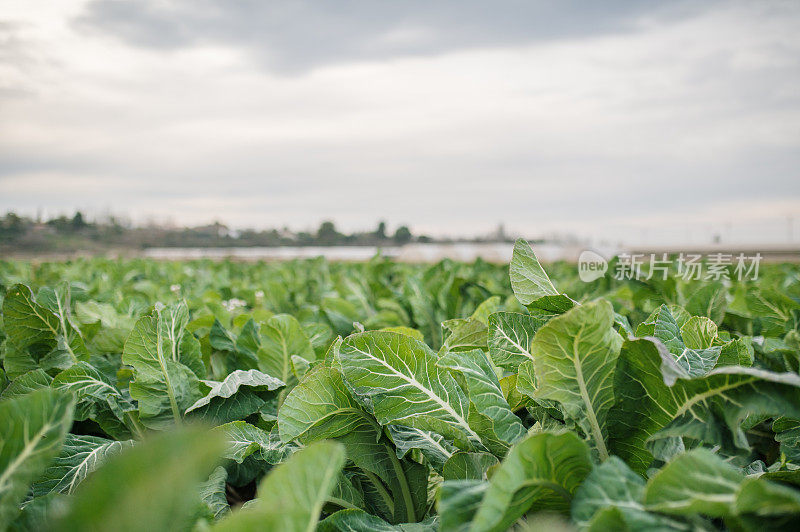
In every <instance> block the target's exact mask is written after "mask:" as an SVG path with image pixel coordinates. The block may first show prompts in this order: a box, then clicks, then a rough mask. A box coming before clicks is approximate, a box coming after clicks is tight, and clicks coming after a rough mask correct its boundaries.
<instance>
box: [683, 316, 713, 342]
mask: <svg viewBox="0 0 800 532" xmlns="http://www.w3.org/2000/svg"><path fill="white" fill-rule="evenodd" d="M716 337H717V324H716V323H714V322H713V321H711V319H709V318H706V317H699V316H692V317H691V318H689V321H687V322H686V323H685V324H684V325H683V327H681V338H683V342H684V343H685V344H686V347H688V348H689V349H708V348H709V347H711V344H713V343H714V339H715V338H716Z"/></svg>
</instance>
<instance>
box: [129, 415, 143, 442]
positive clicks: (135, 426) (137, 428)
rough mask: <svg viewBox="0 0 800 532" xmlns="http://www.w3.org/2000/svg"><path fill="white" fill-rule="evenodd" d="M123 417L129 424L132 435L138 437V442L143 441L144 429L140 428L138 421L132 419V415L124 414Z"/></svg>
mask: <svg viewBox="0 0 800 532" xmlns="http://www.w3.org/2000/svg"><path fill="white" fill-rule="evenodd" d="M125 417H127V418H128V421H129V422H130V425H129V426H130V428H131V429H132V431H133V432H134V434H135V435H136V436H137V437H138V439H140V440H141V439H143V438H144V427H142V424H141V423H139V421H138V420H137V419H136V418H135V417H133V414H132V413H130V412H125Z"/></svg>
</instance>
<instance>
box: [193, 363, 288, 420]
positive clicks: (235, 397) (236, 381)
mask: <svg viewBox="0 0 800 532" xmlns="http://www.w3.org/2000/svg"><path fill="white" fill-rule="evenodd" d="M205 384H207V385H209V386H211V390H210V391H209V392H208V393H207V394H206V395H205V396H204V397H201V398H200V399H198V400H197V402H195V403H194V404H193V405H192V406H190V407H189V408H187V409H186V412H185V414H186V415H187V416H189V415H190V414H191V416H192V417H193V418H200V419H203V420H205V421H207V422H212V421H213V422H217V423H227V422H229V421H235V420H237V419H243V418H245V417H247V416H249V415H250V414H253V413H255V412H258V410H259V408H261V407H262V406H263V405H264V403H265V402H266V401H267V400H268V399H270V398H271V397H272V396H274V395H276V393H275V392H276V390H279V389H280V388H283V386H284V383H283V382H281V381H279V380H278V379H276V378H274V377H270V376H269V375H267V374H266V373H262V372H260V371H258V370H256V369H249V370H246V371H245V370H240V369H237V370H235V371H233V372H232V373H230V374H229V375H228V376H227V377H225V380H223V381H222V382H213V381H205Z"/></svg>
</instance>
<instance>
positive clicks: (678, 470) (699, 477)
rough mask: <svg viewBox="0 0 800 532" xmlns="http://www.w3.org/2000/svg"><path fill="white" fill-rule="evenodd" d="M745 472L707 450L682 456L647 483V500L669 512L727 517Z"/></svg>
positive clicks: (662, 510)
mask: <svg viewBox="0 0 800 532" xmlns="http://www.w3.org/2000/svg"><path fill="white" fill-rule="evenodd" d="M743 480H744V474H743V473H740V472H739V471H737V470H736V468H734V467H733V466H731V465H730V464H728V463H727V462H725V461H724V460H723V459H722V458H720V457H719V456H717V455H716V454H714V453H712V452H711V451H709V450H707V449H694V450H692V451H689V452H687V453H685V454H683V455H680V456H678V457H677V458H675V459H674V460H672V461H671V462H670V463H668V464H667V465H665V466H664V467H663V468H661V469H660V470H659V471H658V472H657V473H656V474H655V475H653V477H652V478H650V480H649V481H648V482H647V487H646V488H645V491H644V503H645V505H646V506H647V508H648V509H649V510H652V511H656V512H662V513H667V514H682V515H691V514H695V513H701V514H704V515H708V516H711V517H725V516H728V515H731V514H732V513H733V504H734V501H735V499H736V492H737V490H738V489H739V485H740V484H741V483H742V481H743Z"/></svg>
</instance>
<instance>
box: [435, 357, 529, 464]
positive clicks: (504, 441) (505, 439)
mask: <svg viewBox="0 0 800 532" xmlns="http://www.w3.org/2000/svg"><path fill="white" fill-rule="evenodd" d="M436 365H437V366H438V367H440V368H445V369H448V370H450V371H451V372H452V374H453V377H454V378H456V379H457V380H458V379H464V381H465V382H466V388H467V390H468V392H469V400H470V411H469V418H468V419H469V423H470V426H472V427H473V428H474V429H475V431H476V432H477V433H478V434H479V435H480V436H481V439H482V441H483V443H484V445H486V447H487V448H488V449H490V450H491V451H492V452H494V453H495V454H497V455H499V456H503V455H505V453H506V451H507V450H508V447H509V446H510V445H511V444H513V443H514V442H516V441H517V440H519V439H520V438H522V436H524V435H525V432H526V431H525V427H524V426H523V425H522V423H521V422H520V420H519V418H518V417H517V416H515V415H514V413H513V412H512V411H511V408H510V407H509V405H508V403H507V402H506V398H505V397H504V396H503V390H502V389H501V388H500V382H499V381H498V380H497V375H496V374H495V372H494V369H493V368H492V365H491V362H489V359H488V358H487V356H486V353H484V352H483V351H481V350H480V349H474V350H472V351H457V352H450V353H446V354H444V355H443V356H442V357H441V358H439V361H438V362H437V363H436Z"/></svg>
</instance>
